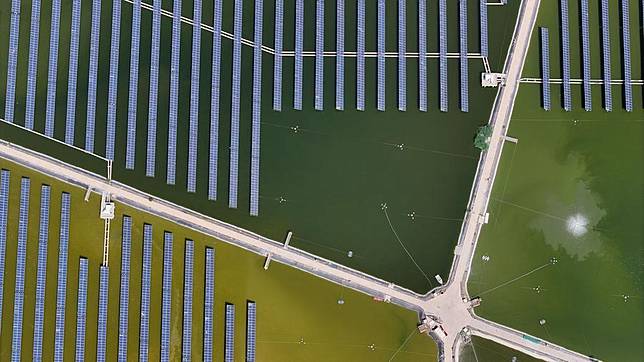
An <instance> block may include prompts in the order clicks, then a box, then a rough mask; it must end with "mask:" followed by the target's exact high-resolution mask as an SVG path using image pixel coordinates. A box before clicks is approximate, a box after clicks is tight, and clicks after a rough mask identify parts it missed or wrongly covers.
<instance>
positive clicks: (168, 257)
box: [161, 231, 172, 362]
mask: <svg viewBox="0 0 644 362" xmlns="http://www.w3.org/2000/svg"><path fill="white" fill-rule="evenodd" d="M163 239H164V240H163V285H162V304H161V361H162V362H167V361H169V360H170V321H171V319H170V318H171V315H170V313H171V311H172V233H169V232H167V231H166V232H165V233H164V234H163Z"/></svg>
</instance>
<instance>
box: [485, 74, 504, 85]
mask: <svg viewBox="0 0 644 362" xmlns="http://www.w3.org/2000/svg"><path fill="white" fill-rule="evenodd" d="M499 85H501V86H503V85H505V74H503V73H491V72H484V73H481V86H482V87H486V88H490V87H498V86H499Z"/></svg>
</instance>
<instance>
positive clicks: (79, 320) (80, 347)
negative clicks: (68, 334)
mask: <svg viewBox="0 0 644 362" xmlns="http://www.w3.org/2000/svg"><path fill="white" fill-rule="evenodd" d="M87 274H88V262H87V258H80V262H79V268H78V301H77V307H76V361H84V360H85V332H86V323H87Z"/></svg>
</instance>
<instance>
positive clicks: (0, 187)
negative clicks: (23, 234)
mask: <svg viewBox="0 0 644 362" xmlns="http://www.w3.org/2000/svg"><path fill="white" fill-rule="evenodd" d="M10 178H11V173H10V172H9V170H0V325H1V323H2V305H3V301H4V298H3V296H4V266H5V253H6V251H7V217H8V214H9V181H10Z"/></svg>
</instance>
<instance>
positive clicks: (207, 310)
mask: <svg viewBox="0 0 644 362" xmlns="http://www.w3.org/2000/svg"><path fill="white" fill-rule="evenodd" d="M214 306H215V250H214V249H213V248H206V282H205V288H204V304H203V315H204V317H203V318H204V326H203V329H204V332H203V360H204V362H212V343H213V330H212V325H213V315H214Z"/></svg>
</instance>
